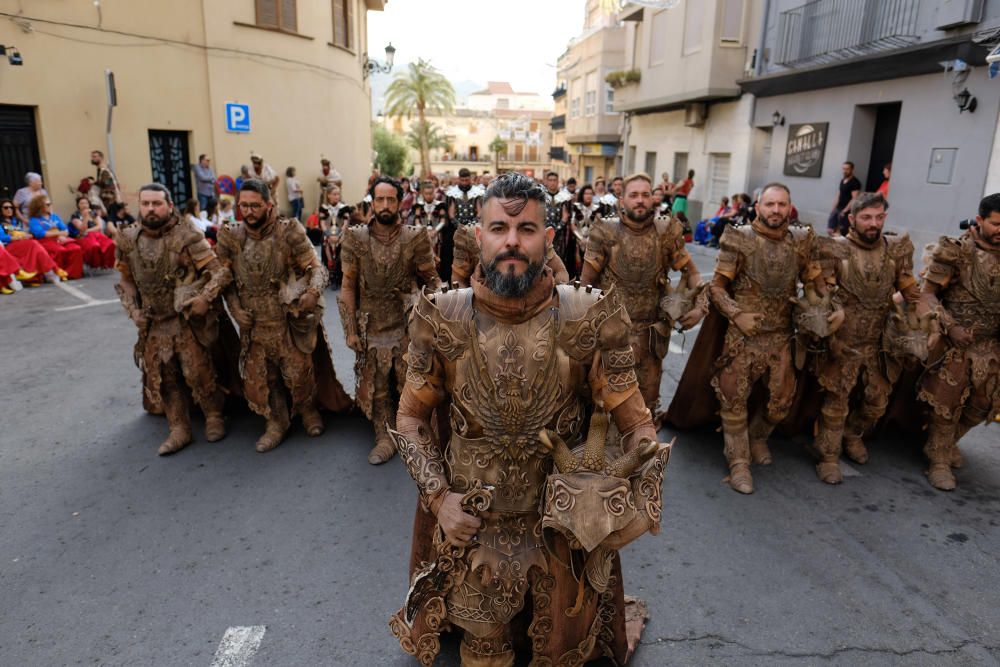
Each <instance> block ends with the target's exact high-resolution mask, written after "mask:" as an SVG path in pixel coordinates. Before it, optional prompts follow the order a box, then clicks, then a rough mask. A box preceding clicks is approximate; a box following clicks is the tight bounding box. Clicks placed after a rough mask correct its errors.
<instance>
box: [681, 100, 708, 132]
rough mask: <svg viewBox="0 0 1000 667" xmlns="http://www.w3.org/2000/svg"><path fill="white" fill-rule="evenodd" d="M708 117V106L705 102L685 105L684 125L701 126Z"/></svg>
mask: <svg viewBox="0 0 1000 667" xmlns="http://www.w3.org/2000/svg"><path fill="white" fill-rule="evenodd" d="M706 118H708V106H707V105H706V104H705V103H704V102H694V103H692V104H688V105H687V106H685V107H684V126H685V127H701V126H702V125H704V124H705V119H706Z"/></svg>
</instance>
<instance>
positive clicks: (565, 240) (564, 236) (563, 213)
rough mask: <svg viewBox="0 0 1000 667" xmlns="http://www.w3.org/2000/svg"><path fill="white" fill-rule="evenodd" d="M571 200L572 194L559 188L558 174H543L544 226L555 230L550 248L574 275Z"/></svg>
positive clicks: (574, 248)
mask: <svg viewBox="0 0 1000 667" xmlns="http://www.w3.org/2000/svg"><path fill="white" fill-rule="evenodd" d="M572 201H573V195H572V194H571V193H570V192H569V191H568V190H565V189H560V188H559V174H557V173H556V172H554V171H550V172H548V173H547V174H545V226H546V227H551V228H552V229H553V230H555V236H553V237H552V248H553V249H554V250H555V253H556V254H557V255H558V256H559V259H560V260H562V263H563V266H565V267H572V268H573V269H574V274H573V275H574V277H575V276H576V273H575V269H576V264H575V262H574V261H573V256H574V255H576V237H575V236H573V234H572V233H571V232H570V224H569V223H570V216H569V208H570V204H571V202H572Z"/></svg>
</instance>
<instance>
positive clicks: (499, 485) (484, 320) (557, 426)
mask: <svg viewBox="0 0 1000 667" xmlns="http://www.w3.org/2000/svg"><path fill="white" fill-rule="evenodd" d="M556 294H557V298H555V299H553V300H552V302H551V303H550V305H549V306H548V307H545V308H543V309H542V310H541V311H540V312H538V314H537V315H535V316H533V317H530V318H529V319H527V320H525V321H523V322H517V323H511V322H506V321H502V320H499V319H496V318H494V317H493V316H491V315H490V314H489V313H488V312H486V311H484V310H480V309H477V307H476V302H475V300H474V298H473V290H472V289H459V290H450V291H446V292H439V293H437V294H433V295H424V296H422V297H421V298H420V301H419V302H418V305H417V307H416V309H415V310H414V317H413V322H412V324H411V336H412V341H411V343H410V348H409V358H410V362H411V363H410V367H409V375H408V378H407V388H406V391H407V394H406V395H405V396H404V400H410V398H412V400H414V401H417V402H419V403H425V404H427V405H431V404H438V402H439V401H440V400H441V399H442V398H443V397H444V396H450V398H451V402H450V427H451V428H450V431H451V434H450V441H449V443H448V446H447V447H438V446H435V444H434V442H433V440H432V438H431V436H430V435H429V433H426V432H424V431H423V429H422V428H421V429H418V430H417V431H413V430H409V431H407V432H405V433H399V434H396V438H397V440H396V441H397V446H398V447H399V448H400V450H401V453H402V459H403V461H404V463H406V465H407V467H408V469H409V471H410V474H411V475H412V476H413V478H414V480H415V481H416V482H417V485H418V488H419V489H420V492H421V499H422V502H423V504H424V506H425V507H434V506H435V505H436V503H437V498H438V497H439V496H440V495H441V494H443V493H444V491H445V490H450V491H451V492H454V493H460V494H461V493H466V492H469V491H470V490H474V489H475V488H476V485H482V486H484V487H488V488H491V489H492V504H491V505H490V508H489V510H490V515H489V517H487V518H485V520H484V522H483V525H482V527H481V528H480V530H479V533H478V534H477V539H476V542H475V546H474V547H471V548H470V549H468V550H467V553H466V554H464V556H463V558H462V559H461V560H460V562H457V563H455V564H454V565H451V566H449V567H452V568H453V569H452V570H451V571H452V572H454V573H455V575H454V576H453V577H452V579H451V581H450V582H449V585H448V587H447V590H446V591H443V592H442V596H443V597H440V598H433V599H431V600H430V601H429V602H428V604H427V605H425V606H424V608H423V609H422V611H421V613H420V614H418V616H417V619H416V620H415V621H414V622H413V623H409V622H407V621H406V620H405V619H404V617H403V615H402V613H400V614H397V615H396V616H395V617H394V618H393V620H392V622H391V624H390V625H391V627H392V629H393V632H394V634H396V636H397V637H399V639H400V642H401V645H402V647H403V648H404V650H407V651H408V652H410V653H413V654H415V655H417V656H418V657H419V658H420V659H421V661H422V662H423V663H424V664H430V662H431V661H433V658H434V655H435V654H436V652H437V647H438V646H439V645H438V643H437V634H438V632H439V628H440V627H441V625H440V622H439V621H437V620H435V619H436V618H438V613H439V608H438V607H437V606H435V605H436V602H434V600H443V602H444V603H445V608H446V611H445V617H446V618H447V620H448V621H450V622H451V623H452V624H454V625H456V626H458V627H460V628H462V629H463V630H464V633H465V639H464V640H463V642H464V643H463V656H466V655H467V654H468V653H469V652H471V653H472V654H477V653H487V654H495V653H497V652H505V651H506V650H507V648H509V644H508V642H509V640H510V634H509V633H510V625H509V624H510V622H511V620H512V619H513V618H514V616H515V615H517V614H518V613H519V612H520V611H521V610H522V609H523V608H524V605H525V596H526V595H527V593H528V592H529V591H533V593H534V595H535V596H539V597H536V599H535V606H534V611H535V614H536V615H535V618H534V621H533V623H532V626H531V627H532V630H529V634H531V636H532V637H538V638H539V639H540V636H539V635H541V634H544V629H543V628H539V626H538V625H536V624H538V623H542V624H543V625H544V624H545V623H546V622H547V621H546V620H545V619H547V618H550V616H549V615H548V614H552V613H557V614H559V613H562V612H561V611H560V610H558V609H556V610H551V611H549V608H548V606H547V605H548V602H545V606H540V605H539V602H540V601H547V600H550V599H551V598H549V596H547V595H545V596H541V595H540V594H541V593H544V592H545V590H546V588H545V586H546V585H547V584H545V583H544V582H547V581H548V580H549V579H550V578H552V577H561V576H563V574H564V572H563V568H564V566H563V565H560V564H558V563H556V562H554V561H553V559H552V557H551V556H549V553H548V550H547V549H546V540H545V539H544V537H543V531H542V526H541V516H540V514H539V507H540V506H541V504H542V500H543V498H544V489H545V484H546V480H547V479H550V477H549V475H550V473H552V471H553V455H552V448H551V444H550V443H549V442H547V441H546V440H544V439H543V438H542V437H541V436H540V432H541V431H542V429H548V430H549V431H550V432H551V434H552V437H553V438H558V439H559V440H560V441H561V442H562V441H565V442H569V443H573V444H575V443H578V442H580V441H581V440H582V433H583V429H584V427H585V424H586V421H587V418H588V412H589V404H590V401H591V397H592V395H593V393H594V392H595V391H599V392H600V395H601V396H602V401H603V403H604V406H605V407H606V408H607V409H609V410H612V411H613V412H614V411H615V410H616V409H618V410H619V411H618V412H617V413H616V423H618V426H619V429H620V430H621V432H622V433H626V434H632V433H634V432H635V429H636V428H637V426H638V425H639V423H645V424H648V423H649V422H648V420H649V415H648V412H647V411H646V410H645V409H642V408H639V409H640V410H641V417H640V420H639V422H636V420H635V419H634V418H633V417H629V416H627V415H630V414H634V412H630V411H633V410H634V409H635V406H636V403H632V402H630V403H629V404H628V405H629V407H628V408H625V407H623V406H624V404H625V402H626V401H630V397H632V396H634V395H635V394H636V389H637V387H636V382H635V376H634V369H633V368H631V367H626V360H627V359H628V358H629V357H630V356H631V350H630V348H629V345H628V331H629V322H628V316H627V315H626V313H625V310H624V308H623V307H622V305H621V303H620V302H619V301H618V299H617V298H616V297H615V296H614V293H610V294H608V295H607V296H602V295H601V294H600V293H599V292H597V291H593V292H591V291H590V290H584V289H582V288H579V287H572V286H568V285H560V286H558V287H557V288H556ZM609 359H614V360H615V361H614V363H615V364H617V366H616V367H614V368H613V369H611V368H608V360H609ZM598 360H600V361H598ZM598 364H599V365H598ZM598 367H599V368H601V369H602V372H601V374H600V379H599V378H598V377H595V376H594V374H593V373H594V369H595V368H598ZM630 371H631V382H629V381H628V380H627V379H625V378H626V377H628V373H629V372H630ZM609 373H611V374H622V377H616V378H615V379H614V381H613V384H614V386H612V380H611V377H610V375H609ZM620 406H622V407H620ZM401 414H402V413H401ZM400 420H401V421H400V428H401V429H402V428H403V426H402V423H403V422H402V416H401V417H400ZM643 428H645V427H643ZM648 433H650V434H652V429H651V428H649V430H648ZM664 462H665V457H663V458H662V459H660V460H659V462H658V463H655V464H654V462H651V463H650V467H649V469H650V470H652V469H653V468H656V470H657V471H659V472H658V473H657V472H656V471H654V472H653V473H651V474H652V477H650V480H652V481H655V484H656V486H657V487H658V486H659V481H660V479H661V477H662V465H663V463H664ZM657 474H659V475H660V476H657ZM642 499H643V501H642V502H641V503H640V504H642V506H643V508H644V509H643V510H642V512H643V514H642V516H643V518H644V519H643V520H644V521H645V523H644V524H643V525H652V524H654V523H658V520H659V512H660V505H659V495H658V493H657V494H656V500H655V501H653V502H652V509H648V507H650V506H649V504H648V503H647V502H646V501H647V500H648V496H647V495H643V496H642ZM635 504H636V503H635V501H633V506H635ZM654 515H655V519H654V518H653V516H654ZM560 548H561V549H565V548H566V547H565V543H563V545H562V547H560ZM565 557H566V558H570V557H572V556H571V555H570V554H569V553H566V554H565ZM561 558H562V557H561ZM608 563H609V565H608V566H607V567H603V566H602V568H603V569H602V571H603V572H606V573H607V576H606V577H604V578H603V579H601V580H600V581H601V585H602V586H603V588H593V587H592V588H591V589H589V590H591V593H590V595H589V596H588V597H587V600H588V603H589V609H590V610H591V611H590V612H588V613H595V612H596V610H597V609H598V608H600V609H602V610H605V614H607V615H606V616H604V617H602V616H601V615H600V614H598V615H597V616H595V617H594V618H595V620H594V621H593V623H594V624H597V625H595V626H590V625H589V623H590V622H588V624H587V626H586V627H592V628H593V627H596V628H597V629H598V630H600V628H601V625H602V624H607V623H610V622H611V620H612V618H613V614H614V613H615V612H614V608H613V605H611V604H610V603H611V599H610V597H602V596H604V595H605V594H607V595H608V596H610V595H613V591H612V590H609V588H610V587H613V586H614V584H615V581H617V579H616V578H615V576H614V575H613V574H612V572H613V571H616V570H614V569H613V568H611V565H612V564H613V565H614V566H615V568H616V567H617V557H616V556H615V554H614V553H611V554H610V556H609V560H608ZM553 585H554V584H553ZM573 585H574V586H575V583H574V584H573ZM548 586H549V588H551V585H548ZM601 601H603V604H602V603H601ZM581 604H582V603H581ZM595 605H596V606H595ZM542 610H544V614H546V615H544V616H543V615H542ZM577 612H579V609H577ZM567 639H568V638H567V637H559V638H558V639H557V641H562V642H565V641H567ZM484 640H488V641H487V644H488V645H490V646H492V645H493V644H495V643H497V642H499V644H501V645H503V647H507V648H503V651H500V650H499V649H497V650H493V649H496V648H497V647H496V646H492V648H490V649H489V650H485V649H483V648H482V646H483V642H484ZM579 640H580V641H581V642H585V640H584V638H582V637H580V639H579ZM605 641H606V642H607V643H608V645H609V646H608V647H607V648H606V650H607V651H609V652H610V651H611V648H610V644H611V643H612V641H611V637H610V636H607V635H605ZM553 643H555V642H553ZM593 646H594V645H593V643H591V644H590V648H588V647H585V645H584V644H583V643H581V645H580V646H579V647H574V649H575V650H577V651H580V654H579V658H578V659H580V660H584V659H589V658H588V657H587V656H588V655H589V654H591V652H592V650H593V648H592V647H593ZM534 650H535V658H536V659H538V660H541V659H543V658H545V657H548V658H549V659H550V660H553V661H555V659H556V658H559V657H560V656H562V657H564V658H567V659H568V656H569V655H570V654H569V653H565V648H564V649H562V650H559V652H558V653H557V654H556V655H555V656H554V657H552V656H551V651H553V650H558V649H557V648H556V647H549V646H548V645H547V643H546V642H545V641H539V640H537V639H536V641H535V642H534Z"/></svg>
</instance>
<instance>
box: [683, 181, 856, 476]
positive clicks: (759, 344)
mask: <svg viewBox="0 0 1000 667" xmlns="http://www.w3.org/2000/svg"><path fill="white" fill-rule="evenodd" d="M790 211H791V195H790V193H789V190H788V187H787V186H785V185H783V184H781V183H770V184H768V185H766V186H765V187H764V189H763V191H762V192H761V195H760V199H759V201H758V202H757V217H756V218H755V219H754V221H753V222H752V223H751V224H749V225H742V226H739V227H736V226H732V225H729V226H727V227H726V231H725V232H723V234H722V239H721V242H720V248H721V250H720V252H719V256H718V259H717V260H716V264H715V275H714V276H713V278H712V282H711V283H709V286H708V291H709V296H710V299H711V303H712V305H713V306H714V312H712V313H710V315H709V317H708V318H707V319H706V320H705V323H704V324H703V325H702V327H701V331H700V332H699V333H698V340H697V341H696V342H695V345H694V348H693V349H692V350H691V356H690V357H689V359H688V363H687V366H686V367H685V369H684V374H683V375H682V376H681V380H680V382H679V383H678V386H677V391H676V393H675V394H674V400H673V402H672V403H671V404H670V410H669V411H668V412H667V415H666V418H667V420H669V421H670V422H671V423H672V424H673V425H674V426H677V427H680V428H684V427H687V426H692V425H695V424H698V423H699V420H698V418H697V417H696V416H695V415H696V414H699V413H700V414H702V416H703V420H704V421H708V419H710V418H705V417H706V414H705V413H709V412H710V411H714V409H715V408H714V404H715V399H717V400H718V403H719V404H720V407H719V410H718V414H719V417H721V419H722V433H723V439H724V447H723V453H724V454H725V456H726V461H727V462H728V464H729V477H728V478H727V480H726V481H728V482H729V485H730V486H731V487H732V488H733V489H734V490H736V491H739V492H740V493H753V477H752V476H751V474H750V463H751V460H752V461H753V463H755V464H758V465H768V464H770V463H771V462H772V458H771V452H770V450H769V449H768V446H767V439H768V437H769V436H770V434H771V432H772V431H773V430H774V427H775V426H776V425H777V424H778V423H780V422H781V421H782V420H784V419H785V417H786V416H787V415H788V413H789V411H790V410H791V407H792V403H793V401H794V399H795V388H796V363H795V354H794V352H795V351H794V350H793V343H792V338H793V336H794V334H795V322H794V320H793V301H794V300H795V297H796V296H797V295H798V283H799V281H800V280H801V282H802V283H803V285H804V286H805V288H804V289H806V290H808V292H809V293H811V294H812V293H814V294H815V295H817V297H819V298H822V297H826V296H828V292H827V290H826V286H825V284H824V280H823V272H822V269H821V268H820V265H819V262H818V261H816V260H815V259H814V253H815V234H813V231H812V228H811V227H798V226H791V225H790V222H789V213H790ZM826 305H827V307H828V309H827V310H826V311H823V312H822V319H823V325H824V327H826V333H830V332H833V331H836V329H837V327H839V326H840V324H842V323H843V318H844V312H843V310H838V309H834V308H833V305H832V304H831V303H829V302H827V304H826ZM720 315H721V317H723V318H725V320H728V325H727V324H726V323H725V321H724V320H720V317H719V316H720ZM814 319H817V318H814ZM799 351H800V352H801V351H803V350H799ZM713 367H714V373H713V372H712V370H713ZM758 383H762V384H764V386H765V387H766V389H767V391H766V395H764V396H763V399H764V400H762V402H761V405H759V406H757V407H755V410H754V414H753V415H752V417H750V416H749V400H750V394H751V392H752V391H753V389H754V387H755V386H756V385H757V384H758ZM713 393H714V398H713V396H712V394H713ZM748 422H749V424H748Z"/></svg>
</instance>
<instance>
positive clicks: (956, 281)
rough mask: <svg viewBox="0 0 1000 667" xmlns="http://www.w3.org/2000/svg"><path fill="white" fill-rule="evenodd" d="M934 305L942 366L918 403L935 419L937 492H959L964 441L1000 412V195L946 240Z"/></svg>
mask: <svg viewBox="0 0 1000 667" xmlns="http://www.w3.org/2000/svg"><path fill="white" fill-rule="evenodd" d="M923 293H924V296H925V298H926V299H927V306H929V307H930V308H932V309H933V311H934V312H937V314H938V318H937V321H938V322H939V324H940V330H941V332H942V333H943V334H945V335H944V336H942V338H943V339H944V340H943V350H942V351H941V352H942V356H941V359H940V361H939V362H938V363H937V364H934V365H932V366H931V368H930V369H929V370H928V371H927V372H926V373H925V374H924V377H923V380H922V383H921V386H920V391H919V394H918V396H919V398H920V400H921V401H923V402H924V403H926V404H927V405H928V406H929V408H930V410H931V412H930V415H929V426H928V434H927V443H926V445H925V446H924V454H925V455H926V456H927V459H928V461H930V467H929V469H928V471H927V479H928V481H929V482H930V483H931V486H933V487H934V488H937V489H940V490H942V491H951V490H953V489H954V488H955V475H954V473H953V472H952V468H959V467H961V466H962V465H963V460H962V454H961V452H960V451H959V449H958V441H959V440H961V439H962V437H963V436H964V435H965V434H966V433H968V432H969V430H970V429H971V428H972V427H973V426H976V425H977V424H981V423H984V422H986V423H989V422H991V421H993V420H994V419H996V417H997V415H998V413H1000V193H997V194H992V195H989V196H988V197H985V198H984V199H983V200H982V201H981V202H979V215H977V216H976V221H975V224H974V225H971V226H970V228H969V230H968V231H967V232H966V233H965V234H963V235H962V236H960V237H959V238H951V237H947V236H943V237H941V240H940V241H938V243H937V245H936V246H935V247H934V250H933V253H932V255H931V261H930V264H929V265H928V266H927V269H926V271H925V273H924V283H923Z"/></svg>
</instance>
